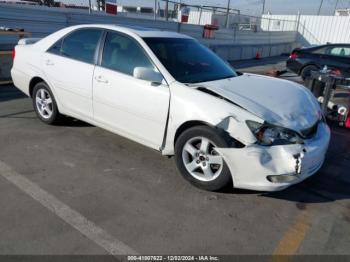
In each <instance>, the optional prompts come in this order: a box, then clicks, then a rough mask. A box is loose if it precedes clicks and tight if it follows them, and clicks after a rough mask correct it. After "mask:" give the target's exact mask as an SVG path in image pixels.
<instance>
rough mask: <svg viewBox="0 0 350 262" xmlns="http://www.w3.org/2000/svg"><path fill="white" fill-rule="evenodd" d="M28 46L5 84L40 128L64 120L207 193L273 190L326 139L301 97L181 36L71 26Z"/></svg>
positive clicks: (313, 108) (320, 150)
mask: <svg viewBox="0 0 350 262" xmlns="http://www.w3.org/2000/svg"><path fill="white" fill-rule="evenodd" d="M35 41H36V40H30V39H29V40H25V39H24V40H20V42H19V44H18V45H17V46H16V47H15V50H14V64H13V68H12V71H11V74H12V78H13V81H14V84H15V86H16V87H17V88H19V89H20V90H22V91H23V92H24V93H26V94H27V95H28V96H30V97H31V98H32V99H33V105H34V108H35V111H36V113H37V115H38V117H39V118H40V119H41V120H42V121H43V122H45V123H47V124H53V123H55V122H57V121H59V120H60V119H61V116H62V115H68V116H72V117H75V118H77V119H81V120H83V121H86V122H89V123H91V124H93V125H96V126H99V127H102V128H105V129H107V130H110V131H111V132H114V133H116V134H119V135H122V136H125V137H127V138H129V139H132V140H134V141H137V142H139V143H141V144H143V145H145V146H148V147H150V148H153V149H156V150H158V151H160V152H161V153H162V154H163V155H167V156H171V155H175V159H176V164H177V166H178V169H179V170H180V172H181V174H182V175H183V176H184V177H185V178H186V179H187V180H189V181H190V182H192V183H193V184H195V185H196V186H198V187H201V188H204V189H207V190H219V189H221V188H223V187H225V186H227V185H229V184H231V185H232V186H234V187H236V188H245V189H253V190H262V191H275V190H281V189H284V188H286V187H288V186H290V185H292V184H295V183H297V182H300V181H302V180H304V179H305V178H307V177H309V176H311V175H312V174H314V173H315V172H316V171H318V170H319V168H320V167H321V165H322V163H323V162H324V158H325V154H326V151H327V148H328V144H329V139H330V131H329V128H328V126H327V125H326V123H325V122H324V120H323V116H322V114H321V110H320V107H319V104H318V103H317V101H316V99H315V98H314V97H313V95H312V94H311V93H310V92H309V91H308V90H307V89H305V88H304V87H303V86H301V85H299V84H296V83H292V82H289V81H285V80H280V79H274V78H270V77H265V76H259V75H252V74H239V73H237V72H235V71H234V69H232V68H231V67H230V66H229V65H227V64H226V63H225V62H223V61H222V60H221V59H220V58H219V57H217V56H216V55H215V54H214V53H213V52H211V51H210V50H209V49H208V48H206V47H204V46H203V45H201V44H200V43H199V42H197V41H196V40H194V39H192V38H190V37H188V36H185V35H181V34H177V33H172V32H163V31H156V30H147V29H144V28H137V27H128V28H126V27H120V26H114V25H79V26H73V27H68V28H65V29H62V30H60V31H58V32H56V33H53V34H51V35H49V36H47V37H45V38H43V39H41V40H39V41H37V42H35ZM33 42H35V43H33Z"/></svg>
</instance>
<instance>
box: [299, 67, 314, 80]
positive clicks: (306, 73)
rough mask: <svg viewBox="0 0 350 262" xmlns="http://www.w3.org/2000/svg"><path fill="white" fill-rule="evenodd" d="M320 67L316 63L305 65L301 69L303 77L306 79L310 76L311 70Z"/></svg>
mask: <svg viewBox="0 0 350 262" xmlns="http://www.w3.org/2000/svg"><path fill="white" fill-rule="evenodd" d="M317 70H318V67H317V66H315V65H308V66H305V67H304V68H303V69H302V70H301V71H300V76H301V78H302V79H303V80H304V81H305V80H306V79H307V78H308V77H310V76H311V71H317Z"/></svg>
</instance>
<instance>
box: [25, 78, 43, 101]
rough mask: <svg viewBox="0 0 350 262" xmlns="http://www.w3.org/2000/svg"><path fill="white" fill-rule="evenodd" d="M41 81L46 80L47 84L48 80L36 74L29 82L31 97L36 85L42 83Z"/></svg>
mask: <svg viewBox="0 0 350 262" xmlns="http://www.w3.org/2000/svg"><path fill="white" fill-rule="evenodd" d="M40 82H45V83H46V84H47V82H46V81H45V80H44V79H42V78H41V77H39V76H34V77H33V78H32V79H31V80H30V82H29V90H28V91H29V95H30V97H33V90H34V87H35V86H36V84H38V83H40Z"/></svg>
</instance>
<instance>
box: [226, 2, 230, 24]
mask: <svg viewBox="0 0 350 262" xmlns="http://www.w3.org/2000/svg"><path fill="white" fill-rule="evenodd" d="M230 2H231V0H227V11H226V22H225V26H226V28H228V16H229V15H230Z"/></svg>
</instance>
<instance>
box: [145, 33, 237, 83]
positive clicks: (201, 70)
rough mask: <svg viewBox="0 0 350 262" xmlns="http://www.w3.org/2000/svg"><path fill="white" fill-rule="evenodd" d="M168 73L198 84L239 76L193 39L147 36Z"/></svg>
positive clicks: (146, 40) (183, 81) (179, 79)
mask: <svg viewBox="0 0 350 262" xmlns="http://www.w3.org/2000/svg"><path fill="white" fill-rule="evenodd" d="M144 41H145V42H146V43H147V44H148V46H149V47H150V48H151V49H152V51H153V52H154V54H155V55H156V56H157V57H158V59H159V60H160V61H161V62H162V63H163V65H164V66H165V68H166V69H167V70H168V71H169V73H170V74H171V75H172V76H173V77H174V78H175V79H176V80H177V81H179V82H182V83H199V82H207V81H213V80H219V79H224V78H231V77H234V76H237V74H236V72H235V71H234V70H233V69H232V68H231V67H230V66H229V65H228V64H226V63H225V62H224V61H223V60H222V59H221V58H219V57H218V56H217V55H216V54H214V53H213V52H212V51H211V50H210V49H208V48H207V47H205V46H203V45H201V44H200V43H199V42H197V41H196V40H193V39H184V38H153V37H152V38H144Z"/></svg>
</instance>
